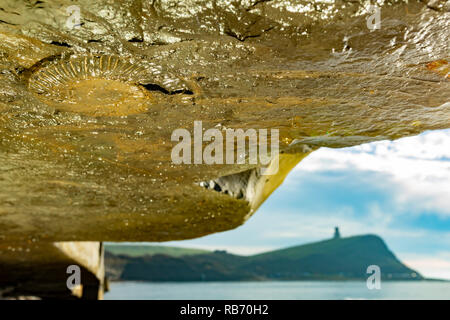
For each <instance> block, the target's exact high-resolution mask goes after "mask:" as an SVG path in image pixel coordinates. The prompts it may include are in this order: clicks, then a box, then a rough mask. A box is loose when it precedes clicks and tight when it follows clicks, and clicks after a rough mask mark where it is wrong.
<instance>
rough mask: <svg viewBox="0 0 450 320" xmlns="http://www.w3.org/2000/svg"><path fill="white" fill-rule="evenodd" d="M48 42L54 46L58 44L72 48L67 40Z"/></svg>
mask: <svg viewBox="0 0 450 320" xmlns="http://www.w3.org/2000/svg"><path fill="white" fill-rule="evenodd" d="M50 44H53V45H55V46H60V47H66V48H72V46H71V45H70V44H68V43H67V42H60V41H52V42H50Z"/></svg>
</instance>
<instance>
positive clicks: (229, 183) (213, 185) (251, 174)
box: [199, 168, 261, 202]
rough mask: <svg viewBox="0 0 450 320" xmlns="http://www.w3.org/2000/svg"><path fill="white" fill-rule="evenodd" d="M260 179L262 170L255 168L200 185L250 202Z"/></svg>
mask: <svg viewBox="0 0 450 320" xmlns="http://www.w3.org/2000/svg"><path fill="white" fill-rule="evenodd" d="M260 177H261V174H260V169H259V168H255V169H250V170H246V171H243V172H239V173H235V174H231V175H228V176H223V177H219V178H217V179H213V180H209V181H202V182H200V183H199V185H200V186H201V187H203V188H205V189H208V190H211V191H216V192H220V193H223V194H226V195H229V196H230V197H233V198H236V199H245V200H246V201H248V202H250V201H251V199H252V197H253V195H254V191H255V187H256V184H257V182H258V181H259V178H260Z"/></svg>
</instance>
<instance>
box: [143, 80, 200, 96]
mask: <svg viewBox="0 0 450 320" xmlns="http://www.w3.org/2000/svg"><path fill="white" fill-rule="evenodd" d="M142 86H143V87H144V88H145V89H147V90H148V91H157V92H161V93H164V94H167V95H173V94H180V93H182V94H188V95H192V94H194V93H193V92H192V91H191V90H175V91H169V90H167V89H165V88H163V87H161V86H160V85H157V84H154V83H149V84H143V85H142Z"/></svg>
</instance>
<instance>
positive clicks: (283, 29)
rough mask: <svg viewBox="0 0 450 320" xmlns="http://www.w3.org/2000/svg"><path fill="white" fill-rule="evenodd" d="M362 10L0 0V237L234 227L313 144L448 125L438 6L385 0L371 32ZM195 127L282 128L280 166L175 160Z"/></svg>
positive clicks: (160, 236)
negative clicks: (264, 169)
mask: <svg viewBox="0 0 450 320" xmlns="http://www.w3.org/2000/svg"><path fill="white" fill-rule="evenodd" d="M73 5H76V6H78V7H79V8H80V23H79V25H77V24H75V26H72V27H71V28H69V27H68V26H67V21H68V20H69V19H73V18H74V16H73V13H68V11H67V8H68V7H70V6H73ZM368 5H369V2H368V1H339V0H335V1H325V0H324V1H313V2H311V1H301V0H297V1H285V0H280V1H256V0H243V1H226V0H223V1H221V0H217V1H195V0H186V1H172V0H155V1H144V0H126V1H111V0H108V1H107V0H104V1H87V0H86V1H84V0H83V1H31V0H30V1H15V0H14V1H13V0H10V1H9V0H1V1H0V40H1V41H0V83H1V87H0V137H1V140H0V240H1V241H5V240H8V241H11V242H24V243H26V241H29V240H30V239H36V240H37V241H39V240H45V241H165V240H176V239H187V238H193V237H198V236H202V235H206V234H209V233H213V232H219V231H224V230H229V229H232V228H235V227H237V226H239V225H241V224H242V223H243V222H244V221H245V220H246V219H247V218H248V217H249V216H250V215H251V214H252V213H253V212H254V211H255V210H256V209H257V207H258V206H259V205H260V204H261V203H262V202H263V201H264V200H265V199H266V198H267V197H268V196H269V195H270V193H271V192H272V191H273V190H274V188H276V187H277V186H278V185H279V184H280V183H281V182H282V180H283V178H284V177H285V175H286V174H287V173H288V172H289V170H290V168H292V167H293V166H295V164H296V163H297V162H298V161H300V160H301V159H302V158H303V157H305V156H307V155H308V154H309V153H310V152H311V151H313V150H315V149H317V148H319V147H321V146H327V147H346V146H352V145H357V144H361V143H365V142H370V141H375V140H381V139H396V138H400V137H403V136H409V135H415V134H418V133H420V132H423V131H425V130H432V129H443V128H448V127H450V103H449V96H450V90H449V89H450V87H449V82H448V79H449V75H448V72H449V65H448V61H449V45H448V44H449V41H448V40H449V34H450V16H449V12H448V3H447V2H445V1H440V2H439V1H422V2H420V1H409V2H408V3H406V2H405V1H379V6H380V8H381V24H380V29H376V30H370V29H369V28H368V26H367V21H366V18H367V17H368V16H370V15H371V13H370V12H369V11H368ZM70 21H72V20H70ZM111 57H112V58H111ZM116 62H117V65H116V66H115V67H114V65H115V63H116ZM72 67H73V69H72ZM113 67H114V68H113ZM194 121H202V122H203V127H204V128H214V127H219V128H235V129H238V128H242V129H249V128H253V129H271V128H277V129H279V130H280V150H281V151H282V154H281V158H280V171H279V174H278V175H275V176H271V177H265V176H264V177H262V178H261V177H259V178H257V176H258V175H256V176H255V175H254V174H249V172H253V171H252V170H258V167H259V166H258V165H250V164H243V165H205V164H199V165H174V164H173V163H172V161H171V150H172V147H173V146H174V145H175V142H172V141H171V134H172V132H173V131H174V130H175V129H177V128H186V129H188V130H189V131H190V132H192V131H193V123H194ZM230 175H234V178H232V179H230V178H224V177H229V176H230ZM236 175H237V176H236ZM236 177H237V178H236ZM249 179H250V180H251V181H250V180H249ZM205 181H207V182H209V181H216V182H219V183H218V185H219V186H220V188H221V190H220V192H217V191H218V190H215V189H214V188H207V187H205V186H203V187H202V186H201V185H200V184H201V182H205ZM249 185H252V186H253V187H252V188H250V189H249V188H248V186H249ZM244 189H245V192H244V191H243V190H244ZM226 190H229V192H225V191H226ZM247 191H248V193H247ZM240 192H241V193H242V194H241V193H240ZM230 193H233V195H230ZM234 193H236V195H234Z"/></svg>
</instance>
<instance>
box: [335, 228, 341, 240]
mask: <svg viewBox="0 0 450 320" xmlns="http://www.w3.org/2000/svg"><path fill="white" fill-rule="evenodd" d="M340 237H341V233H340V232H339V227H335V228H334V237H333V239H339V238H340Z"/></svg>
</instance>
